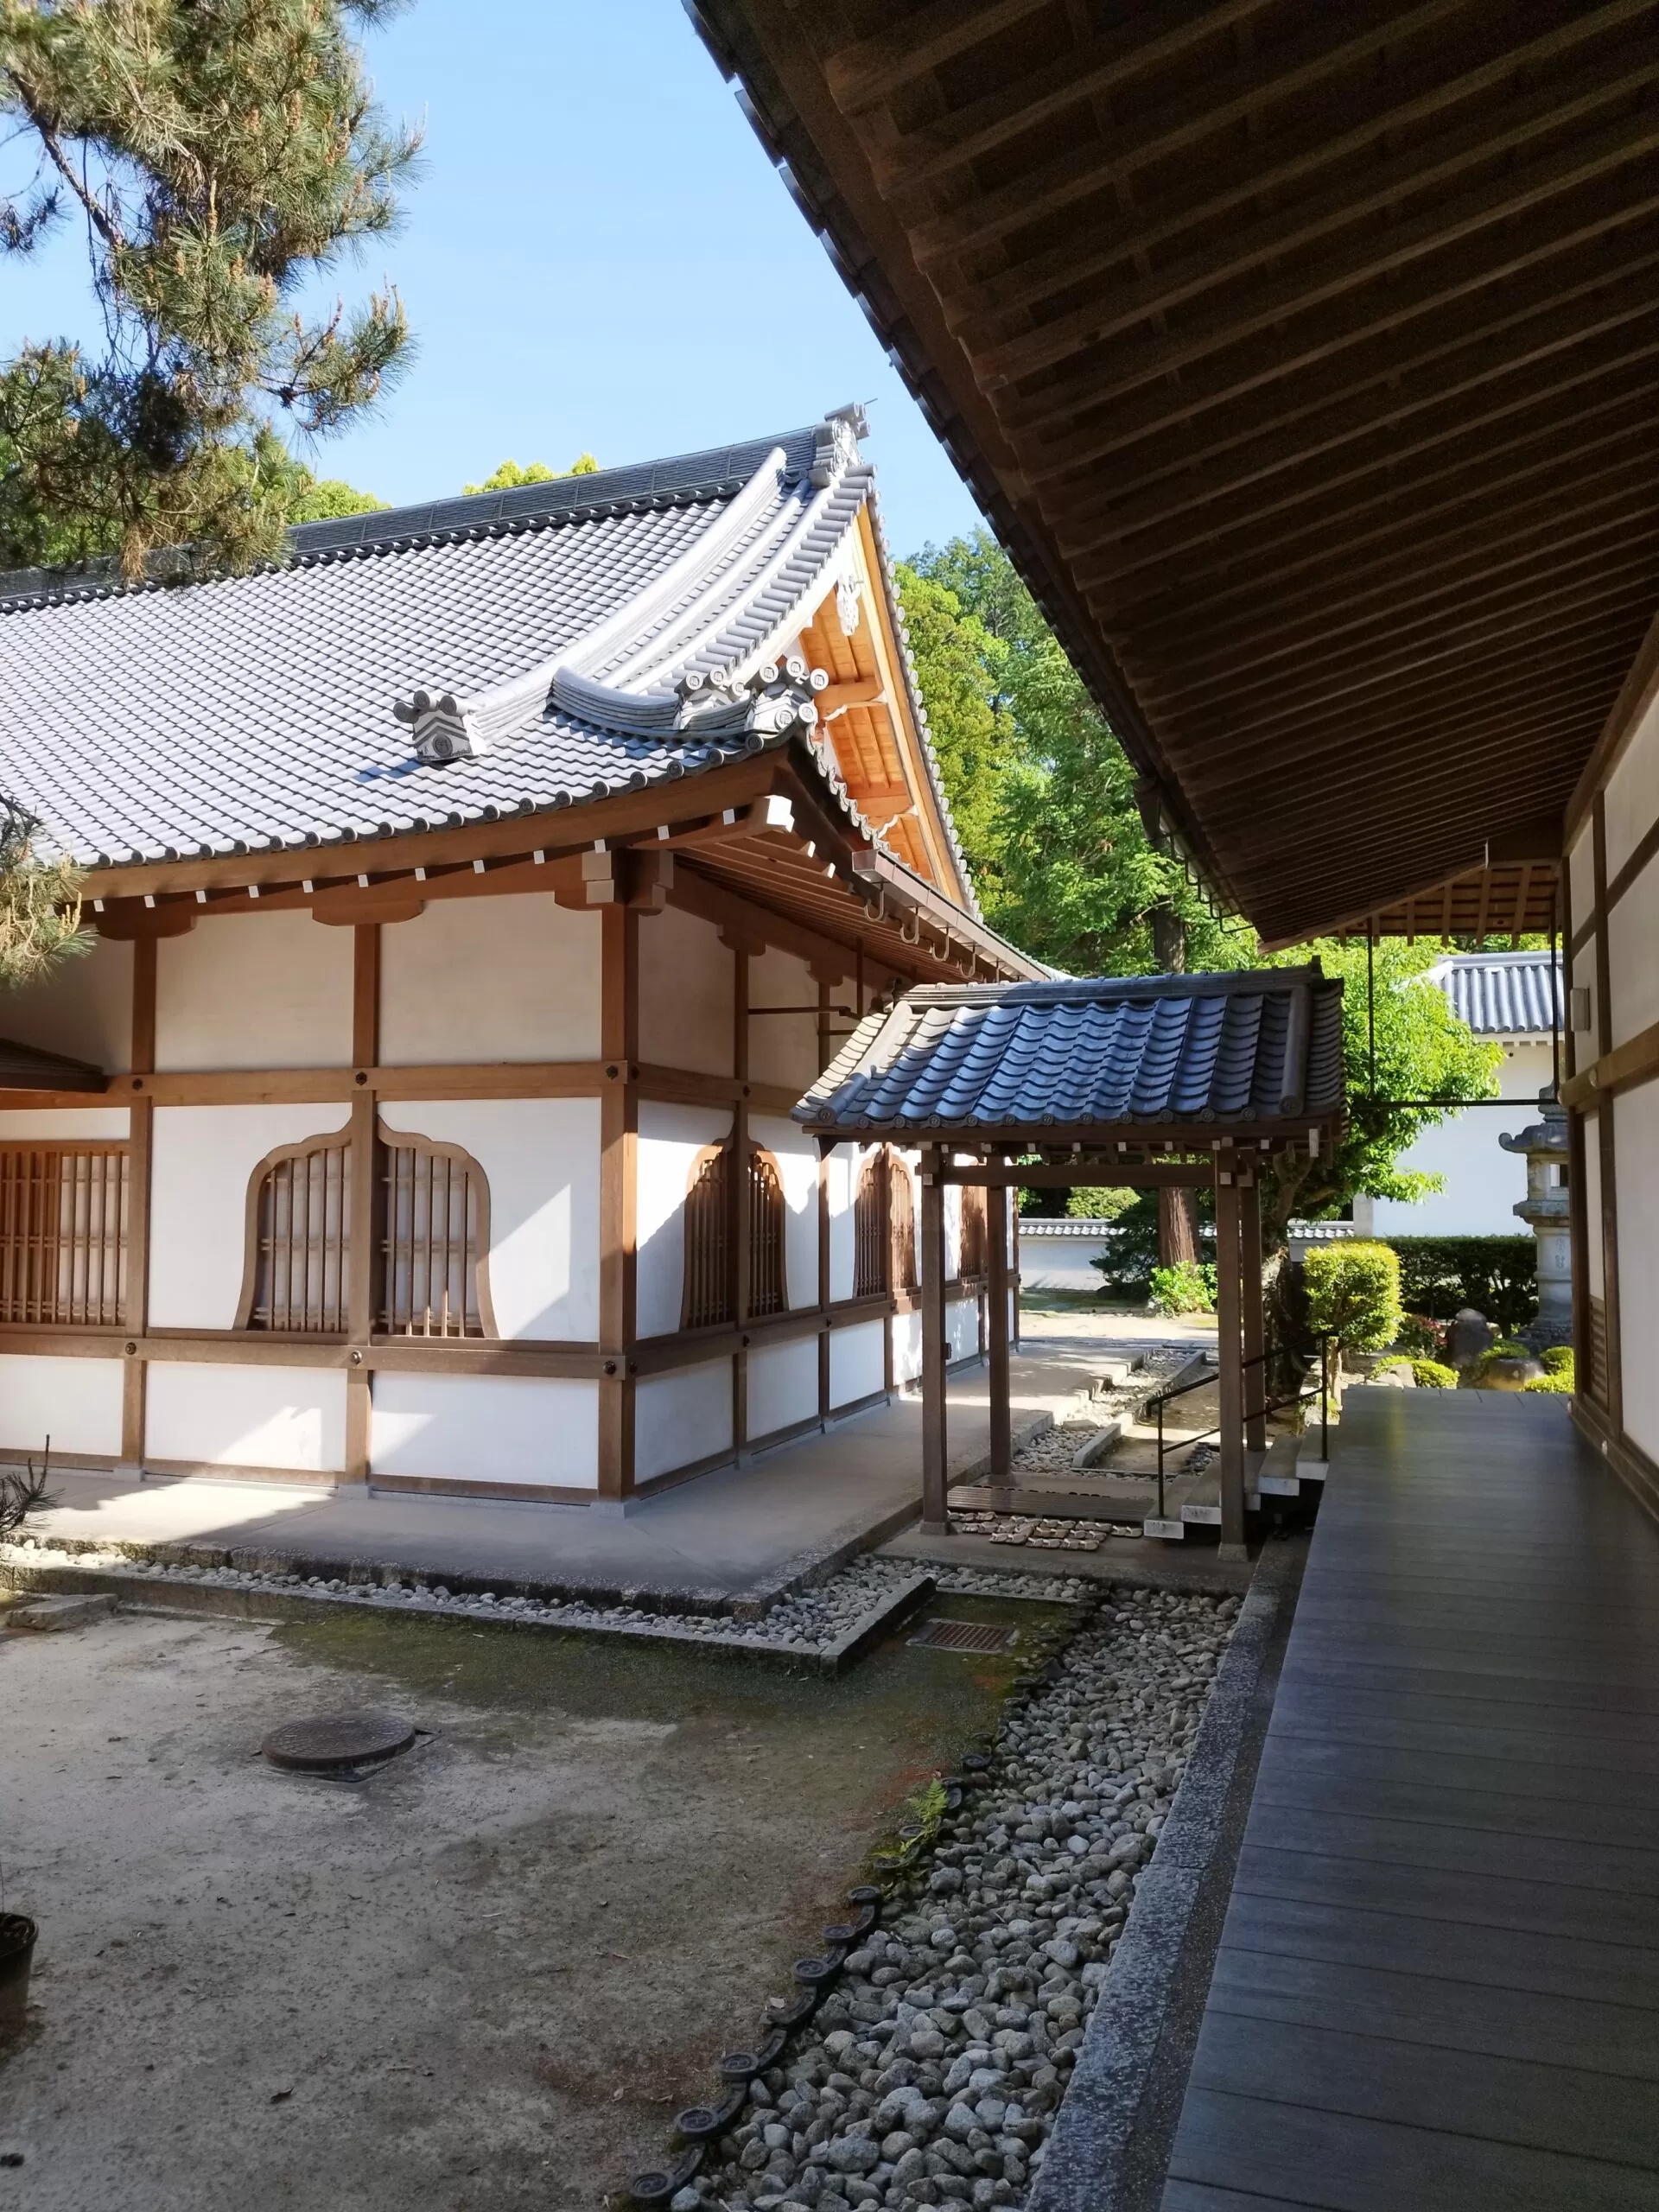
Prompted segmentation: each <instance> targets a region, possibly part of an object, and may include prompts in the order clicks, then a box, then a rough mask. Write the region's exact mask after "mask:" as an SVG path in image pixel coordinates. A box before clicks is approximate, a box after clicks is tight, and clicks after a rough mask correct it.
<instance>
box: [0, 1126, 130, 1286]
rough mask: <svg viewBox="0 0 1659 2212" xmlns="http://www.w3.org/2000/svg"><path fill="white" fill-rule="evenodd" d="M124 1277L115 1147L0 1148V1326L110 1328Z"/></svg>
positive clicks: (119, 1148)
mask: <svg viewBox="0 0 1659 2212" xmlns="http://www.w3.org/2000/svg"><path fill="white" fill-rule="evenodd" d="M126 1271H127V1151H126V1147H125V1146H124V1145H119V1144H116V1145H97V1146H94V1145H76V1144H53V1145H16V1146H12V1145H8V1146H5V1147H0V1322H5V1321H11V1322H22V1323H26V1324H30V1325H35V1326H36V1327H41V1326H46V1327H53V1328H100V1327H102V1328H119V1327H120V1326H121V1325H122V1322H123V1320H124V1318H125V1307H126V1294H127V1283H126Z"/></svg>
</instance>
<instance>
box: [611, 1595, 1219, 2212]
mask: <svg viewBox="0 0 1659 2212" xmlns="http://www.w3.org/2000/svg"><path fill="white" fill-rule="evenodd" d="M1239 1603H1240V1601H1239V1600H1238V1599H1236V1598H1223V1599H1212V1598H1208V1597H1192V1596H1182V1595H1177V1594H1175V1593H1173V1592H1147V1591H1124V1592H1118V1593H1116V1597H1115V1601H1114V1602H1113V1603H1112V1604H1110V1605H1101V1606H1100V1607H1099V1608H1098V1610H1096V1611H1094V1612H1093V1613H1092V1614H1090V1615H1086V1616H1084V1617H1083V1619H1082V1625H1081V1626H1080V1627H1079V1628H1078V1629H1077V1632H1076V1633H1075V1634H1074V1635H1073V1636H1072V1637H1071V1640H1070V1642H1069V1643H1066V1644H1065V1649H1063V1650H1060V1651H1059V1652H1058V1653H1057V1654H1056V1655H1055V1656H1051V1657H1048V1658H1047V1659H1046V1660H1042V1661H1041V1662H1040V1663H1039V1664H1037V1665H1035V1666H1033V1667H1031V1668H1028V1669H1027V1671H1026V1672H1025V1673H1024V1674H1023V1675H1020V1676H1019V1677H1018V1678H1016V1684H1015V1688H1014V1692H1013V1693H1012V1694H1011V1695H1010V1697H1009V1699H1008V1701H1007V1705H1006V1706H1005V1707H1004V1708H1003V1714H1002V1722H1001V1730H1000V1732H999V1734H998V1736H997V1738H995V1742H994V1743H992V1742H988V1743H987V1744H986V1745H985V1747H984V1748H983V1749H982V1750H980V1751H970V1752H969V1753H967V1754H966V1755H965V1756H964V1757H963V1760H962V1762H961V1771H960V1772H959V1773H958V1774H956V1775H950V1776H945V1777H940V1778H939V1780H938V1782H937V1783H935V1784H934V1785H933V1786H932V1787H931V1789H927V1790H924V1791H919V1792H918V1793H917V1796H916V1797H915V1798H914V1799H912V1812H913V1817H912V1818H911V1819H910V1820H908V1821H902V1822H901V1823H900V1825H899V1844H898V1847H897V1849H896V1850H893V1851H888V1852H882V1853H876V1854H875V1856H874V1858H873V1859H872V1861H871V1866H872V1869H873V1871H874V1872H877V1873H878V1874H879V1876H880V1882H879V1885H871V1886H870V1887H868V1888H860V1889H855V1890H854V1891H850V1892H849V1895H848V1897H847V1908H848V1917H847V1918H846V1919H843V1920H842V1921H840V1922H838V1923H836V1924H834V1925H832V1926H829V1927H827V1928H825V1929H823V1934H822V1938H821V1941H822V1943H823V1952H822V1955H820V1956H817V1957H814V1958H811V1959H804V1960H802V1961H800V1962H799V1963H798V1965H797V1967H796V1968H795V1972H794V1982H795V1989H794V1992H793V1993H791V1996H789V1997H787V1998H778V1999H773V2000H772V2004H771V2005H770V2006H769V2007H768V2010H767V2013H766V2019H765V2021H764V2023H763V2024H762V2029H761V2032H760V2037H758V2038H757V2042H756V2046H755V2048H753V2050H747V2051H742V2052H734V2053H731V2054H729V2055H728V2057H727V2058H726V2059H724V2060H723V2061H722V2062H721V2085H720V2088H719V2090H718V2093H717V2094H715V2096H714V2097H712V2098H711V2099H710V2100H709V2102H708V2103H707V2104H704V2105H698V2106H694V2107H690V2108H688V2110H687V2111H686V2112H684V2113H681V2114H680V2115H679V2119H678V2121H677V2133H676V2138H675V2142H674V2145H673V2147H672V2150H671V2155H670V2158H669V2159H668V2161H667V2162H666V2163H665V2164H664V2165H663V2166H662V2167H661V2168H660V2169H658V2170H657V2171H653V2172H652V2173H650V2174H642V2175H639V2176H638V2177H636V2178H635V2180H634V2182H633V2183H632V2190H631V2196H632V2202H634V2203H636V2204H639V2205H642V2206H660V2205H666V2206H668V2207H669V2208H670V2212H703V2208H706V2212H796V2209H797V2208H798V2207H808V2208H810V2212H857V2208H859V2207H861V2206H866V2205H880V2206H883V2207H887V2208H891V2209H892V2212H898V2208H901V2207H907V2206H911V2205H917V2204H943V2203H951V2202H955V2203H960V2204H964V2205H969V2206H972V2207H974V2208H975V2212H982V2208H988V2207H990V2206H993V2205H997V2206H1001V2205H1009V2206H1014V2207H1016V2208H1017V2207H1019V2206H1021V2205H1023V2204H1024V2203H1025V2202H1026V2199H1027V2195H1028V2194H1029V2191H1030V2189H1031V2185H1032V2183H1033V2178H1034V2177H1035V2176H1036V2174H1037V2173H1038V2172H1039V2171H1040V2169H1041V2166H1042V2163H1043V2159H1044V2156H1045V2154H1046V2145H1047V2142H1048V2137H1049V2133H1050V2130H1051V2128H1052V2126H1053V2120H1054V2114H1055V2113H1056V2112H1057V2110H1058V2107H1059V2104H1060V2101H1061V2099H1062V2097H1063V2096H1064V2095H1065V2089H1066V2085H1067V2083H1068V2082H1069V2081H1070V2079H1071V2069H1072V2066H1073V2063H1074V2062H1075V2058H1076V2054H1077V2050H1078V2049H1079V2047H1080V2046H1081V2044H1082V2043H1083V2039H1084V2031H1085V2028H1086V2026H1087V2024H1088V2021H1089V2017H1090V2013H1091V2012H1092V2011H1093V2009H1094V2006H1095V2004H1096V2000H1097V1999H1098V1997H1099V1994H1100V1992H1101V1990H1102V1989H1103V1987H1104V1986H1106V1985H1107V1983H1108V1981H1109V1978H1110V1975H1111V1972H1112V1961H1113V1957H1114V1955H1115V1954H1116V1950H1117V1947H1118V1943H1119V1942H1120V1940H1121V1938H1122V1933H1123V1929H1124V1927H1125V1925H1126V1924H1127V1922H1128V1916H1129V1913H1130V1910H1131V1909H1132V1907H1133V1904H1134V1901H1135V1890H1136V1887H1137V1886H1138V1885H1139V1882H1140V1878H1141V1872H1143V1870H1144V1869H1145V1867H1146V1866H1147V1862H1148V1861H1149V1860H1150V1859H1151V1857H1152V1855H1153V1853H1154V1850H1155V1849H1156V1847H1157V1840H1158V1836H1159V1834H1160V1830H1161V1829H1162V1827H1163V1824H1164V1821H1165V1820H1166V1817H1167V1815H1168V1813H1169V1809H1170V1807H1171V1805H1172V1803H1173V1800H1174V1796H1175V1792H1176V1790H1177V1789H1178V1788H1179V1784H1180V1780H1181V1777H1182V1775H1183V1773H1184V1772H1185V1767H1186V1760H1187V1754H1188V1751H1189V1750H1190V1748H1191V1745H1192V1739H1193V1738H1194V1737H1195V1735H1196V1734H1197V1732H1198V1725H1199V1722H1200V1720H1201V1719H1202V1718H1203V1713H1204V1708H1205V1703H1206V1702H1207V1700H1208V1698H1209V1694H1210V1686H1211V1681H1212V1679H1213V1677H1214V1673H1215V1669H1216V1667H1217V1663H1218V1662H1219V1661H1220V1658H1221V1656H1222V1654H1223V1652H1224V1650H1225V1649H1226V1646H1227V1643H1228V1640H1229V1638H1230V1636H1231V1635H1232V1631H1233V1626H1234V1624H1235V1622H1236V1618H1237V1615H1238V1609H1239ZM906 1831H908V1834H906ZM739 2092H741V2094H739Z"/></svg>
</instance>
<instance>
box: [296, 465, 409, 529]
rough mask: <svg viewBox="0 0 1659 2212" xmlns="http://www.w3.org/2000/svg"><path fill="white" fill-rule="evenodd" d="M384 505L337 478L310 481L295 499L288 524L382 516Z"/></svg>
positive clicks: (326, 477) (379, 500) (316, 478)
mask: <svg viewBox="0 0 1659 2212" xmlns="http://www.w3.org/2000/svg"><path fill="white" fill-rule="evenodd" d="M385 505H386V502H385V500H384V499H376V498H375V496H374V494H373V493H372V492H359V491H357V490H356V489H354V487H353V486H351V485H350V484H344V483H342V482H341V481H340V478H339V477H338V476H322V477H315V476H314V477H313V478H312V480H311V481H310V482H309V483H308V484H307V485H305V486H302V488H301V490H300V491H299V492H297V493H296V495H295V497H294V499H293V502H292V504H291V505H289V511H288V518H289V522H291V523H295V522H338V521H339V520H340V518H342V517H343V516H346V515H369V514H379V513H382V512H384V511H385Z"/></svg>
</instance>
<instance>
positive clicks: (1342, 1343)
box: [1302, 1243, 1404, 1355]
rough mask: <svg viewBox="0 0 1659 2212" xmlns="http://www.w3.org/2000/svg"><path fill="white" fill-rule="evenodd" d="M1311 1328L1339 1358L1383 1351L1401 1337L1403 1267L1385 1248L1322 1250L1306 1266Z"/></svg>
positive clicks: (1330, 1247)
mask: <svg viewBox="0 0 1659 2212" xmlns="http://www.w3.org/2000/svg"><path fill="white" fill-rule="evenodd" d="M1302 1278H1303V1281H1304V1282H1305V1283H1306V1287H1307V1325H1308V1327H1309V1328H1310V1329H1311V1330H1312V1331H1313V1333H1314V1335H1315V1336H1316V1337H1329V1338H1331V1341H1332V1349H1333V1351H1335V1352H1337V1353H1338V1355H1339V1354H1340V1353H1342V1352H1344V1351H1382V1350H1383V1346H1384V1345H1385V1344H1392V1343H1393V1342H1394V1340H1395V1338H1396V1337H1397V1336H1398V1335H1399V1333H1400V1324H1401V1322H1402V1319H1404V1316H1403V1315H1402V1313H1401V1311H1400V1262H1399V1261H1398V1259H1397V1258H1396V1257H1395V1254H1394V1253H1393V1251H1392V1250H1391V1249H1390V1248H1389V1246H1388V1245H1386V1244H1375V1243H1352V1244H1323V1245H1318V1246H1316V1247H1315V1248H1314V1249H1313V1251H1311V1252H1310V1253H1309V1254H1308V1255H1307V1257H1306V1260H1305V1261H1304V1262H1303V1263H1302Z"/></svg>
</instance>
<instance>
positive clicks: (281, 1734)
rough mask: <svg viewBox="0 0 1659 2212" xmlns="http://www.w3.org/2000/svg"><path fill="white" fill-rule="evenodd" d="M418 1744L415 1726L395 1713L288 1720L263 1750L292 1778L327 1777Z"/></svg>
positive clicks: (272, 1735)
mask: <svg viewBox="0 0 1659 2212" xmlns="http://www.w3.org/2000/svg"><path fill="white" fill-rule="evenodd" d="M414 1740H415V1730H414V1727H413V1726H412V1724H411V1723H410V1722H409V1721H407V1720H404V1719H400V1718H399V1716H398V1715H397V1714H396V1713H317V1714H314V1715H313V1716H312V1717H310V1718H309V1719H304V1720H285V1721H284V1722H283V1725H282V1726H281V1727H280V1728H273V1729H272V1730H271V1732H270V1735H269V1736H267V1737H266V1738H265V1740H264V1743H263V1744H261V1745H260V1746H259V1750H260V1752H261V1754H262V1756H263V1757H264V1758H267V1759H269V1760H270V1764H271V1765H272V1766H280V1767H285V1768H287V1769H288V1770H289V1771H290V1772H292V1773H296V1774H329V1773H334V1772H337V1771H338V1770H340V1769H341V1768H343V1767H353V1766H372V1765H373V1764H375V1762H376V1761H377V1760H379V1759H389V1758H394V1757H395V1756H396V1755H397V1752H399V1751H407V1750H408V1749H409V1747H410V1745H411V1744H412V1743H413V1742H414Z"/></svg>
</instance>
